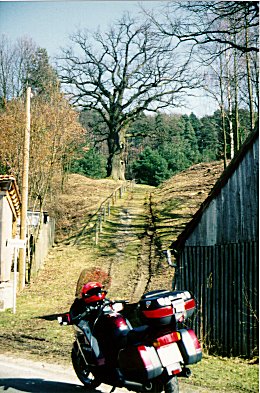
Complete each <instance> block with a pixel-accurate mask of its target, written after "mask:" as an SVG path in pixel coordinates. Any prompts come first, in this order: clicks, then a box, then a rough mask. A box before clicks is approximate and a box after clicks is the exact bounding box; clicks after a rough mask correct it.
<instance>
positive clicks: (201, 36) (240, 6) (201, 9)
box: [150, 1, 259, 53]
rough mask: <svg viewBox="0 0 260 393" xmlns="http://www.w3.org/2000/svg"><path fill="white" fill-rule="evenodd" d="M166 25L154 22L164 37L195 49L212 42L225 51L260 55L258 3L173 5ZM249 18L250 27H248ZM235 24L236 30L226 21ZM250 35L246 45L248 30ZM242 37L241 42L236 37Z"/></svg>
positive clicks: (168, 6)
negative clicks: (259, 52) (193, 46)
mask: <svg viewBox="0 0 260 393" xmlns="http://www.w3.org/2000/svg"><path fill="white" fill-rule="evenodd" d="M162 14H164V16H165V17H164V20H163V23H162V22H161V19H160V21H158V19H157V18H156V17H154V16H153V15H152V14H150V18H151V19H152V20H153V22H154V23H155V24H156V25H157V27H158V28H159V31H161V32H162V33H163V34H164V35H168V36H174V37H175V38H176V39H178V40H179V42H191V43H192V44H194V45H195V46H197V45H205V44H208V43H210V42H217V43H219V44H224V46H223V47H224V48H225V50H228V49H230V48H235V49H237V50H238V51H241V52H245V53H246V52H258V51H259V47H258V26H259V4H258V2H257V1H182V2H178V1H171V2H169V3H168V4H167V6H166V8H165V9H164V11H162ZM245 18H246V20H247V24H246V25H245ZM231 19H233V20H235V21H236V23H234V24H232V27H231V26H230V25H229V24H228V25H227V24H226V23H223V22H224V21H225V20H231ZM246 29H247V30H248V31H249V32H250V33H249V35H250V37H251V39H250V41H249V42H246V39H245V34H241V33H243V32H244V31H245V30H246ZM237 35H240V40H233V39H232V37H234V36H237Z"/></svg>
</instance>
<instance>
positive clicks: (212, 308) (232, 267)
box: [175, 241, 259, 357]
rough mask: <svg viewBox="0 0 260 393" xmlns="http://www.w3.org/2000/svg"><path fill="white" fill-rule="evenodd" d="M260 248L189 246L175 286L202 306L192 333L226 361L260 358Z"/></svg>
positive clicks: (180, 262) (247, 245)
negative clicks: (224, 357)
mask: <svg viewBox="0 0 260 393" xmlns="http://www.w3.org/2000/svg"><path fill="white" fill-rule="evenodd" d="M258 278H259V265H258V243H257V242H255V241H252V242H243V243H236V244H234V243H233V244H226V245H216V246H204V247H201V246H188V247H185V248H184V250H183V252H182V254H181V255H180V256H179V260H178V270H177V272H176V277H175V279H176V287H177V288H178V289H187V290H189V291H191V292H192V293H193V294H194V296H195V298H196V301H197V306H198V309H197V313H196V315H195V317H194V320H193V328H194V329H195V331H196V333H197V334H198V336H199V337H200V339H201V340H202V342H203V345H204V346H205V347H206V348H207V349H208V350H209V351H210V352H215V353H218V354H219V355H222V356H246V357H252V356H254V355H256V354H257V353H258V309H259V302H258V288H259V281H258Z"/></svg>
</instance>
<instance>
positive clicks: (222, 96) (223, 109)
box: [219, 56, 227, 168]
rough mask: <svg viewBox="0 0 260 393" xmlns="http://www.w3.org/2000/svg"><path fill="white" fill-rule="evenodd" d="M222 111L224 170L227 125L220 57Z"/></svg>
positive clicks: (225, 165)
mask: <svg viewBox="0 0 260 393" xmlns="http://www.w3.org/2000/svg"><path fill="white" fill-rule="evenodd" d="M219 82H220V97H221V98H220V99H221V103H220V110H221V121H222V132H223V155H224V168H226V167H227V134H226V124H225V117H226V114H225V103H224V86H223V64H222V57H221V56H220V78H219Z"/></svg>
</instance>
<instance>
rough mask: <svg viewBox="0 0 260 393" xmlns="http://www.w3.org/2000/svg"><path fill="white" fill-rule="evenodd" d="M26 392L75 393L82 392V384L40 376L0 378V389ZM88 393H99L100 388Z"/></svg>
mask: <svg viewBox="0 0 260 393" xmlns="http://www.w3.org/2000/svg"><path fill="white" fill-rule="evenodd" d="M8 389H12V391H17V392H28V393H47V392H48V393H61V392H62V393H76V392H78V393H79V392H83V391H84V387H83V386H82V385H76V384H72V383H65V382H56V381H47V380H45V379H41V378H34V379H32V378H1V379H0V391H8ZM88 392H89V393H101V391H100V390H88Z"/></svg>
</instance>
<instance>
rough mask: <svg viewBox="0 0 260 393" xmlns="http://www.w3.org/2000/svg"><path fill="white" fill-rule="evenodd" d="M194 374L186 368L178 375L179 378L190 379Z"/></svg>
mask: <svg viewBox="0 0 260 393" xmlns="http://www.w3.org/2000/svg"><path fill="white" fill-rule="evenodd" d="M191 374H192V372H191V370H190V369H189V368H188V367H184V368H183V369H182V370H181V372H180V374H178V377H184V378H189V377H190V376H191Z"/></svg>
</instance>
